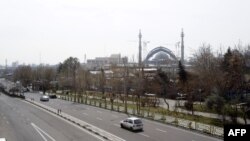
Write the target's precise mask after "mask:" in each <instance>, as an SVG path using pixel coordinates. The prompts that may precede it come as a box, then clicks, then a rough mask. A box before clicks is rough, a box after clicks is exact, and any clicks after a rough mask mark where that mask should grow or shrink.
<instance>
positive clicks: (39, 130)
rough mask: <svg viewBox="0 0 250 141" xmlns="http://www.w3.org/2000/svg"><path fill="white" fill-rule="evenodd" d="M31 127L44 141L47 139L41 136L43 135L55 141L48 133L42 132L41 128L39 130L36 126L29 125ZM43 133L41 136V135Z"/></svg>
mask: <svg viewBox="0 0 250 141" xmlns="http://www.w3.org/2000/svg"><path fill="white" fill-rule="evenodd" d="M31 125H32V126H33V128H34V129H35V130H36V131H37V132H38V133H39V134H40V135H41V136H42V138H43V139H44V141H47V139H46V138H45V137H44V136H43V134H45V135H46V136H47V137H49V138H50V139H51V140H52V141H56V140H55V139H54V138H52V137H51V136H50V135H49V134H48V133H46V132H45V131H43V130H42V129H41V128H39V127H38V126H37V125H35V124H34V123H31ZM42 133H43V134H42Z"/></svg>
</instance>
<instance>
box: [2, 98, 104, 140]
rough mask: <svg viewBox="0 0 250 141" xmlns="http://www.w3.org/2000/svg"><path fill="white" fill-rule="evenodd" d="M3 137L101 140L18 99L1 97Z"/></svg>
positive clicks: (9, 138) (15, 138)
mask: <svg viewBox="0 0 250 141" xmlns="http://www.w3.org/2000/svg"><path fill="white" fill-rule="evenodd" d="M0 138H6V139H7V140H8V141H70V140H74V141H82V140H84V141H85V140H86V141H100V140H103V139H101V138H100V137H98V136H95V135H92V134H91V133H88V132H86V131H84V130H83V129H81V128H79V127H78V126H76V125H73V124H72V123H69V122H67V121H65V120H63V119H60V118H58V117H57V116H55V115H53V114H50V113H48V112H46V111H44V110H42V109H39V108H37V107H35V106H33V105H31V104H29V103H27V102H24V101H23V100H20V99H18V98H12V97H8V96H6V95H4V94H1V95H0Z"/></svg>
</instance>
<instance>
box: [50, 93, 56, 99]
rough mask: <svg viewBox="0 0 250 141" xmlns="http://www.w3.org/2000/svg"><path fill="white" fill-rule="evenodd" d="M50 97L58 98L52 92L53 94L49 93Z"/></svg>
mask: <svg viewBox="0 0 250 141" xmlns="http://www.w3.org/2000/svg"><path fill="white" fill-rule="evenodd" d="M49 98H51V99H52V98H53V99H54V98H57V96H56V95H55V94H51V95H49Z"/></svg>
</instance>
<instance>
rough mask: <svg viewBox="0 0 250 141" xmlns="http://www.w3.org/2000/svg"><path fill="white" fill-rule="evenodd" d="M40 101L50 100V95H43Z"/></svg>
mask: <svg viewBox="0 0 250 141" xmlns="http://www.w3.org/2000/svg"><path fill="white" fill-rule="evenodd" d="M40 101H49V96H47V95H43V96H41V98H40Z"/></svg>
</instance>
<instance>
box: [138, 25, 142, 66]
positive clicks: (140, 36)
mask: <svg viewBox="0 0 250 141" xmlns="http://www.w3.org/2000/svg"><path fill="white" fill-rule="evenodd" d="M138 37H139V60H138V61H139V64H138V65H139V67H141V38H142V35H141V30H139V36H138Z"/></svg>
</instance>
